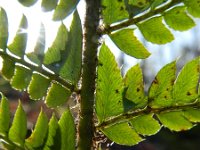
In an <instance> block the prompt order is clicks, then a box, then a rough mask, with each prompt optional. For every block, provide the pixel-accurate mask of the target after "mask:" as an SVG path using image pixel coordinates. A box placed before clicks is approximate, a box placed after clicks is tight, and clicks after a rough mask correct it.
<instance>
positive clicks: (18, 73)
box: [11, 66, 31, 90]
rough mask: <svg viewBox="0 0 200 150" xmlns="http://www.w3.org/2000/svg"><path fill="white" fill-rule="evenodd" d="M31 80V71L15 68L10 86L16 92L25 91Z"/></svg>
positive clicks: (21, 67)
mask: <svg viewBox="0 0 200 150" xmlns="http://www.w3.org/2000/svg"><path fill="white" fill-rule="evenodd" d="M30 80H31V71H30V70H29V69H27V68H25V67H23V66H15V73H14V76H13V77H12V79H11V85H12V87H13V88H16V89H18V90H26V88H27V87H28V84H29V82H30Z"/></svg>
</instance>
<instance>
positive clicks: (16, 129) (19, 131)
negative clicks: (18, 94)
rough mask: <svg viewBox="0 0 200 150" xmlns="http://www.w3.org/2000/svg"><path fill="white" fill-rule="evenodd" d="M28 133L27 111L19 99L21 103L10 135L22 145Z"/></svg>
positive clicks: (13, 140) (15, 141)
mask: <svg viewBox="0 0 200 150" xmlns="http://www.w3.org/2000/svg"><path fill="white" fill-rule="evenodd" d="M26 133H27V119H26V113H25V112H24V109H23V107H22V104H21V102H20V101H19V105H18V107H17V110H16V112H15V116H14V119H13V122H12V126H11V128H10V130H9V134H8V137H9V139H10V140H11V141H12V142H14V143H15V144H17V145H19V146H20V147H23V146H24V142H25V138H26Z"/></svg>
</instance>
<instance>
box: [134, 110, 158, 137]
mask: <svg viewBox="0 0 200 150" xmlns="http://www.w3.org/2000/svg"><path fill="white" fill-rule="evenodd" d="M131 124H132V126H133V128H134V129H135V131H136V132H137V133H138V134H141V135H153V134H156V133H157V132H158V131H159V130H160V128H161V126H160V124H159V123H158V121H157V120H155V119H154V118H153V114H149V115H142V116H137V117H135V118H133V119H131Z"/></svg>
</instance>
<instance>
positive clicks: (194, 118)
mask: <svg viewBox="0 0 200 150" xmlns="http://www.w3.org/2000/svg"><path fill="white" fill-rule="evenodd" d="M183 113H184V116H185V117H186V118H187V119H188V120H189V121H191V122H195V123H197V122H200V115H199V114H200V110H199V109H195V108H194V109H192V108H190V109H187V110H184V111H183Z"/></svg>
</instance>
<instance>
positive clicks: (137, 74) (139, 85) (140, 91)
mask: <svg viewBox="0 0 200 150" xmlns="http://www.w3.org/2000/svg"><path fill="white" fill-rule="evenodd" d="M124 82H125V88H127V91H126V94H125V97H126V98H127V99H128V100H130V101H132V102H133V103H134V104H135V106H134V107H135V108H143V107H144V106H146V104H147V98H146V97H145V93H144V82H143V76H142V70H141V68H140V66H139V65H135V66H134V67H132V68H131V69H130V70H128V72H127V73H126V76H125V79H124Z"/></svg>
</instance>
